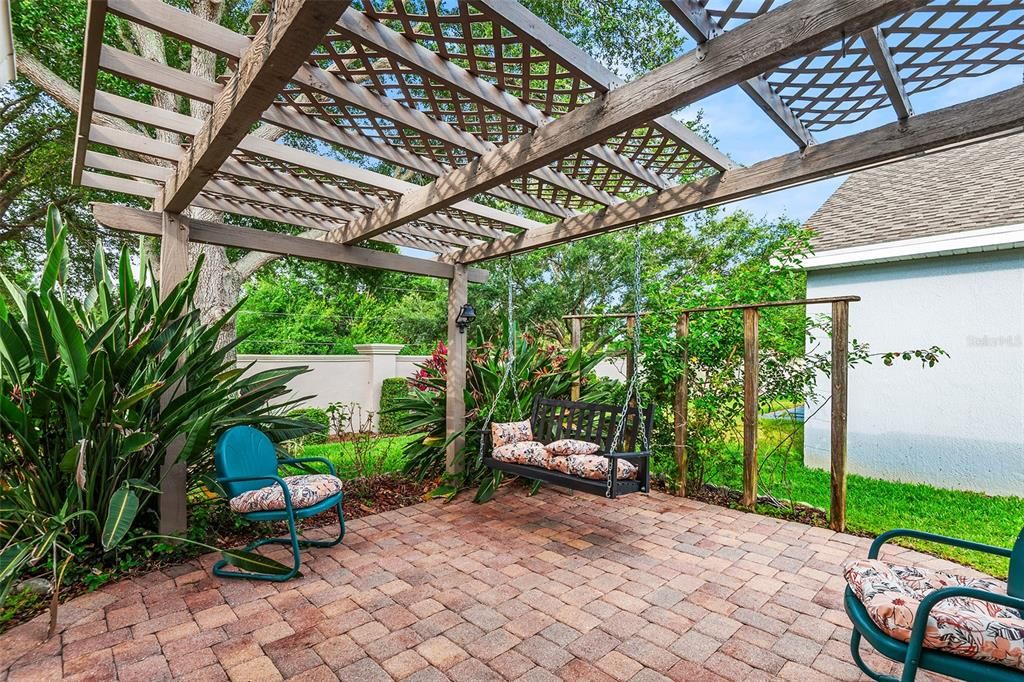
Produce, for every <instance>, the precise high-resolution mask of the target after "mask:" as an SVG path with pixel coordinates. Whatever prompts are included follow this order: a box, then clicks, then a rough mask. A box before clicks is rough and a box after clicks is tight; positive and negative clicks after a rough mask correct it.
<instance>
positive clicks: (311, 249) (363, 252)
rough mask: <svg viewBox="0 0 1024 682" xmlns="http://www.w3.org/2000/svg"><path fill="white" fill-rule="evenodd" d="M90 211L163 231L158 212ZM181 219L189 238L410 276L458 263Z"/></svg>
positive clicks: (445, 273) (138, 229) (479, 274)
mask: <svg viewBox="0 0 1024 682" xmlns="http://www.w3.org/2000/svg"><path fill="white" fill-rule="evenodd" d="M92 211H93V216H94V217H95V218H96V222H97V223H99V224H100V225H103V226H104V227H108V228H110V229H113V230H121V231H123V232H134V233H136V234H147V235H153V236H159V235H160V234H161V225H162V220H161V216H160V213H157V212H154V211H144V210H142V209H138V208H130V207H127V206H116V205H114V204H103V203H96V204H93V205H92ZM179 219H180V220H181V221H183V222H184V223H185V224H186V225H187V226H188V228H189V239H190V240H191V241H194V242H199V243H203V244H216V245H218V246H230V247H234V248H241V249H249V250H252V251H262V252H264V253H274V254H278V255H280V256H295V257H298V258H304V259H307V260H317V261H328V262H331V263H343V264H345V265H356V266H360V267H365V268H375V269H378V270H391V271H394V272H404V273H406V274H410V275H423V276H426V277H438V278H441V279H452V278H453V277H454V276H455V270H456V267H461V266H453V265H450V264H448V263H440V262H437V261H434V260H426V259H423V258H414V257H412V256H404V255H401V254H397V253H386V252H384V251H375V250H373V249H364V248H361V247H357V246H344V245H341V244H330V243H326V242H323V241H320V240H318V239H306V238H305V237H296V236H294V235H290V234H281V233H279V232H268V231H266V230H257V229H254V228H251V227H239V226H237V225H226V224H224V223H216V222H210V221H206V220H196V219H194V218H186V217H185V216H181V217H180V218H179ZM488 274H489V273H488V272H487V271H486V270H481V269H478V268H470V269H469V270H468V277H469V281H470V282H485V281H487V276H488Z"/></svg>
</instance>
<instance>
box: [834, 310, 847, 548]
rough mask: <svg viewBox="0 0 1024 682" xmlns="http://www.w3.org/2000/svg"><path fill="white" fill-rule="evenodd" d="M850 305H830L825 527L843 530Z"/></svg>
mask: <svg viewBox="0 0 1024 682" xmlns="http://www.w3.org/2000/svg"><path fill="white" fill-rule="evenodd" d="M849 339H850V303H849V301H833V302H832V438H831V448H832V457H831V499H830V503H829V526H830V527H831V528H832V530H834V531H839V532H841V531H844V530H846V419H847V381H846V380H847V376H846V375H847V365H848V358H849Z"/></svg>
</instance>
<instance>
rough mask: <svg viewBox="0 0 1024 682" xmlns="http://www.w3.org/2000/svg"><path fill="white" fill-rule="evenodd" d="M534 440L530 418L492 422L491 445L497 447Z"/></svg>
mask: <svg viewBox="0 0 1024 682" xmlns="http://www.w3.org/2000/svg"><path fill="white" fill-rule="evenodd" d="M532 440H533V429H532V428H531V427H530V421H529V420H526V421H522V422H505V423H495V424H491V445H492V446H494V447H496V448H500V447H501V446H502V445H508V444H510V443H522V442H523V441H532Z"/></svg>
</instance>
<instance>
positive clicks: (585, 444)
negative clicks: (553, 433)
mask: <svg viewBox="0 0 1024 682" xmlns="http://www.w3.org/2000/svg"><path fill="white" fill-rule="evenodd" d="M544 447H546V448H547V449H548V452H550V453H551V456H552V457H568V456H569V455H592V454H594V453H595V452H597V451H598V450H600V449H601V446H600V445H598V444H597V443H591V442H590V441H586V440H576V439H574V438H563V439H562V440H556V441H555V442H554V443H548V444H547V445H546V446H544Z"/></svg>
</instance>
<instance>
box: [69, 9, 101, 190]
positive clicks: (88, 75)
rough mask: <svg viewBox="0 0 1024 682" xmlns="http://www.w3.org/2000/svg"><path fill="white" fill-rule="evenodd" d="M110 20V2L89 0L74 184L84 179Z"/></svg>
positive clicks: (73, 159) (86, 15)
mask: <svg viewBox="0 0 1024 682" xmlns="http://www.w3.org/2000/svg"><path fill="white" fill-rule="evenodd" d="M106 17H107V0H89V4H88V5H87V7H86V10H85V47H84V52H83V53H82V81H81V85H80V86H79V92H80V95H79V97H80V98H81V99H80V101H79V104H78V121H77V123H76V126H75V155H74V157H73V158H72V159H71V182H72V184H77V183H78V182H80V181H81V180H82V170H83V169H84V167H83V165H82V162H83V161H85V150H86V148H87V147H88V146H89V127H90V126H91V125H92V107H93V100H94V99H95V97H96V73H97V71H98V67H99V61H100V51H101V49H102V47H103V25H104V21H105V20H106Z"/></svg>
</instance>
